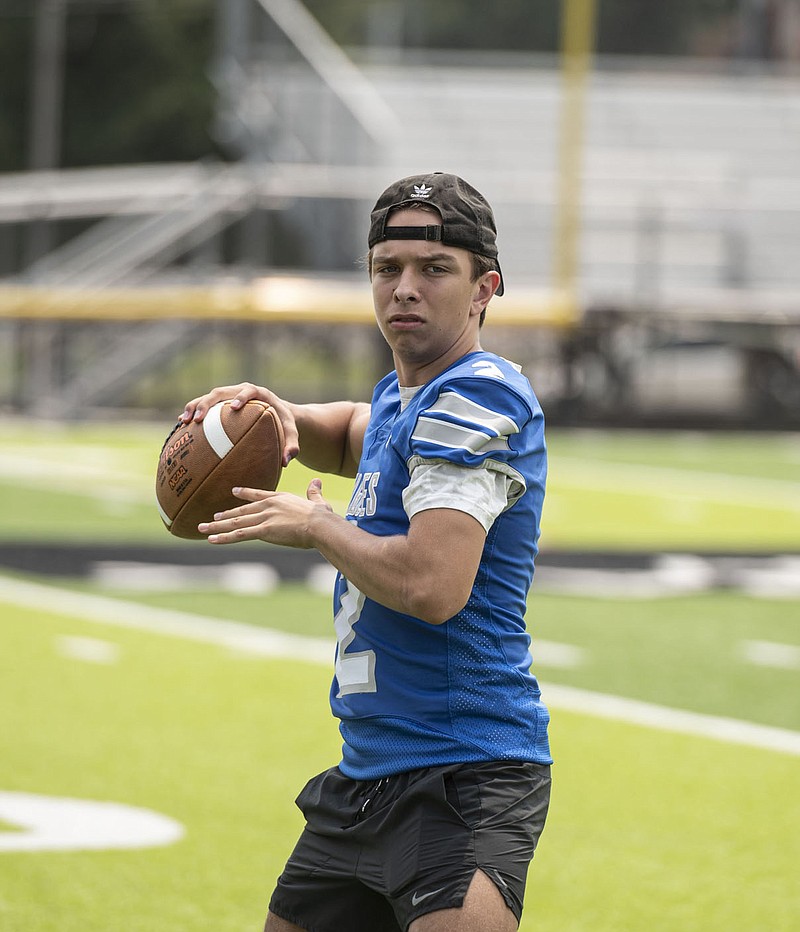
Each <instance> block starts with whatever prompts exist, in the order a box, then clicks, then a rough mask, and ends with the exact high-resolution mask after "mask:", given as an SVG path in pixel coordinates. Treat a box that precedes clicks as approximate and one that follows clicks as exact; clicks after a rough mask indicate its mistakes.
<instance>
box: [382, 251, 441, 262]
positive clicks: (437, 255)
mask: <svg viewBox="0 0 800 932" xmlns="http://www.w3.org/2000/svg"><path fill="white" fill-rule="evenodd" d="M419 260H420V261H421V262H457V261H458V260H457V259H456V257H455V256H454V255H452V254H451V253H448V252H434V253H432V254H431V255H429V256H420V257H419ZM372 261H373V262H392V261H396V256H395V254H394V253H391V252H388V253H379V254H378V255H377V256H376V255H375V254H374V253H373V256H372Z"/></svg>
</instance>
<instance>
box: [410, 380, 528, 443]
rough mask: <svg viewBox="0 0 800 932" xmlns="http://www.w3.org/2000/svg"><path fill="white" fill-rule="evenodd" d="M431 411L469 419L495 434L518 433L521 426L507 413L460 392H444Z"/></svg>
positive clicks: (460, 419)
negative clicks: (488, 406)
mask: <svg viewBox="0 0 800 932" xmlns="http://www.w3.org/2000/svg"><path fill="white" fill-rule="evenodd" d="M428 410H429V413H434V412H435V413H437V414H449V415H450V416H451V417H454V418H456V419H458V420H459V421H469V422H471V423H473V424H478V425H479V426H480V427H485V428H487V429H488V430H490V431H491V432H492V433H494V434H500V435H504V434H505V435H508V434H518V433H519V427H518V426H517V424H516V423H515V422H514V421H513V420H512V419H511V418H510V417H507V416H506V415H505V414H501V413H499V412H498V411H492V410H490V409H489V408H485V407H484V406H483V405H479V404H477V403H476V402H474V401H471V400H470V399H469V398H465V397H464V396H463V395H459V393H458V392H452V391H450V392H442V394H441V395H439V397H438V398H437V399H436V402H435V403H434V404H433V405H432V406H431V407H430V408H429V409H428Z"/></svg>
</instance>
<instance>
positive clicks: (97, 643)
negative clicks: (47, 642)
mask: <svg viewBox="0 0 800 932" xmlns="http://www.w3.org/2000/svg"><path fill="white" fill-rule="evenodd" d="M56 647H57V649H58V650H59V652H60V653H61V654H63V655H64V656H65V657H70V658H71V659H72V660H82V661H85V662H86V663H100V664H113V663H116V662H117V661H118V660H119V657H120V653H121V652H120V648H119V645H118V644H113V643H112V642H111V641H101V640H100V639H99V638H84V637H72V636H69V635H64V637H60V638H57V639H56Z"/></svg>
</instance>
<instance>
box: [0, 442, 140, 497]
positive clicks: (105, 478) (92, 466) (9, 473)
mask: <svg viewBox="0 0 800 932" xmlns="http://www.w3.org/2000/svg"><path fill="white" fill-rule="evenodd" d="M0 479H9V480H11V481H13V482H14V483H15V484H17V485H22V486H26V487H28V488H34V489H41V488H46V489H48V490H50V491H57V492H68V493H70V494H71V495H81V496H83V497H85V498H94V499H99V500H106V499H110V500H114V501H119V500H120V499H124V500H125V501H139V502H144V501H150V502H152V501H154V500H155V466H154V467H153V486H152V488H151V489H148V488H147V487H146V486H145V484H144V481H143V478H142V476H141V475H140V474H139V473H132V472H126V471H125V470H124V469H121V468H120V459H119V458H115V459H113V460H112V459H109V458H108V457H100V458H98V459H97V460H96V461H95V462H91V463H89V462H86V461H85V460H81V459H77V460H72V459H70V453H69V451H64V453H63V455H62V457H60V458H58V459H54V458H52V457H45V456H40V455H34V454H19V453H9V452H8V451H5V450H4V451H3V452H2V453H0ZM43 483H44V485H43Z"/></svg>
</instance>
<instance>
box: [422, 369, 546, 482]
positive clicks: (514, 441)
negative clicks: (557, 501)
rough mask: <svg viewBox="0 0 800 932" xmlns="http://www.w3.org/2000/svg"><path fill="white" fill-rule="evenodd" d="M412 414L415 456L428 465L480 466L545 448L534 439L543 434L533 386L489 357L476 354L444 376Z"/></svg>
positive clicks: (430, 386)
mask: <svg viewBox="0 0 800 932" xmlns="http://www.w3.org/2000/svg"><path fill="white" fill-rule="evenodd" d="M409 407H410V408H411V406H409ZM409 414H410V420H411V421H412V423H411V424H409V425H408V430H409V432H410V436H409V445H410V449H411V454H412V455H413V456H417V457H421V458H422V459H426V460H434V459H435V460H446V461H453V462H458V463H460V464H462V465H465V466H477V465H480V464H482V463H483V462H484V460H485V458H487V457H491V458H492V459H493V460H495V459H509V460H510V459H514V458H516V457H517V456H518V455H519V454H520V453H522V452H523V451H527V450H529V449H533V448H536V447H538V446H541V445H542V444H541V442H540V441H539V440H534V438H533V437H532V436H531V434H532V433H533V434H534V435H536V436H537V437H538V435H539V434H541V433H542V415H541V409H540V408H539V405H538V402H537V401H536V397H535V395H534V394H533V390H532V389H531V386H530V383H529V382H528V380H527V379H526V378H525V377H524V376H523V375H522V374H521V373H520V372H519V370H518V368H517V367H515V366H514V365H513V364H512V363H510V362H508V361H507V360H505V359H502V358H501V357H500V356H495V355H494V354H491V353H472V354H470V355H469V356H466V357H464V359H462V360H460V361H459V362H458V363H456V364H455V365H454V366H451V367H450V368H449V369H448V370H446V371H445V372H443V373H441V374H440V375H439V376H438V377H437V378H435V379H433V380H432V381H431V382H429V383H428V384H427V385H426V386H425V387H424V388H423V389H422V390H421V391H420V393H419V395H418V396H417V397H415V399H414V405H413V411H410V412H409Z"/></svg>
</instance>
